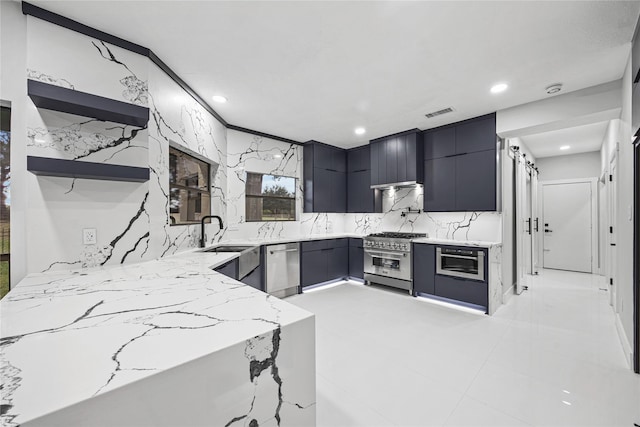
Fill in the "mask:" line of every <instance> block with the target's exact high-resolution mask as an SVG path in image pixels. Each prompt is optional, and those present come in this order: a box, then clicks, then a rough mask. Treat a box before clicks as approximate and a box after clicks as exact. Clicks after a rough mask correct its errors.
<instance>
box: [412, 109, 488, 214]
mask: <svg viewBox="0 0 640 427" xmlns="http://www.w3.org/2000/svg"><path fill="white" fill-rule="evenodd" d="M423 137H424V141H425V142H424V145H425V149H424V150H425V151H424V159H425V161H424V210H425V211H427V212H467V211H495V210H496V209H497V200H496V177H497V160H496V154H497V151H496V150H497V137H496V124H495V114H489V115H486V116H482V117H478V118H475V119H469V120H465V121H463V122H459V123H453V124H451V125H446V126H443V127H440V128H436V129H431V130H427V131H424V136H423Z"/></svg>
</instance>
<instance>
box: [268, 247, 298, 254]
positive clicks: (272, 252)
mask: <svg viewBox="0 0 640 427" xmlns="http://www.w3.org/2000/svg"><path fill="white" fill-rule="evenodd" d="M279 252H298V249H297V248H294V249H276V250H275V251H269V253H270V254H271V255H273V254H275V253H279Z"/></svg>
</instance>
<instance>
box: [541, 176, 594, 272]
mask: <svg viewBox="0 0 640 427" xmlns="http://www.w3.org/2000/svg"><path fill="white" fill-rule="evenodd" d="M542 189H543V190H542V197H543V201H542V203H543V225H544V230H543V231H544V260H543V265H544V268H553V269H558V270H570V271H580V272H585V273H591V243H592V235H591V232H592V230H591V226H592V218H591V216H592V215H591V209H592V204H591V197H592V194H591V183H590V182H573V183H558V184H551V183H545V184H543V187H542Z"/></svg>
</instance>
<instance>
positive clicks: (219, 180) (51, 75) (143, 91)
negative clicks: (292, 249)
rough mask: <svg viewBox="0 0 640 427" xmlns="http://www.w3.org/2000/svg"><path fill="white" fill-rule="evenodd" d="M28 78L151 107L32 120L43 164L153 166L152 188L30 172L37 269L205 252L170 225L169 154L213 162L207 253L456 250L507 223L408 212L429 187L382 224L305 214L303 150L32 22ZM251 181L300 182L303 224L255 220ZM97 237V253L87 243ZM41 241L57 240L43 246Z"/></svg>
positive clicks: (119, 53)
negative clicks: (227, 249) (244, 243)
mask: <svg viewBox="0 0 640 427" xmlns="http://www.w3.org/2000/svg"><path fill="white" fill-rule="evenodd" d="M27 20H28V61H27V69H26V70H25V74H26V77H27V78H32V79H36V80H39V81H43V82H46V83H50V84H55V85H59V86H63V87H67V88H70V89H74V90H81V91H85V92H88V93H93V94H96V95H100V96H105V97H109V98H112V99H117V100H120V101H124V102H129V103H134V104H138V105H143V106H148V108H149V116H150V117H149V122H148V124H147V125H146V126H144V127H136V126H125V125H120V124H115V123H106V122H101V121H97V120H94V119H91V118H86V117H79V116H74V115H70V114H64V113H56V112H51V111H47V110H42V109H37V108H35V106H33V105H30V106H29V111H28V112H27V152H28V154H29V155H32V156H42V157H53V158H61V159H69V160H76V161H89V162H100V163H109V164H121V165H130V166H141V167H146V166H148V167H149V170H150V179H149V181H148V182H146V183H121V182H110V181H92V180H80V179H76V180H74V179H69V178H50V177H36V176H35V175H32V174H30V173H28V175H27V184H28V185H27V191H28V194H29V205H30V206H29V210H28V212H27V218H26V223H27V224H28V227H27V231H26V240H27V271H28V272H39V271H48V270H55V269H59V268H68V267H69V266H72V267H91V266H97V265H106V264H115V263H128V262H137V261H143V260H148V259H154V258H160V257H164V256H167V255H171V254H175V253H179V252H181V251H185V250H188V249H190V248H194V247H196V246H198V244H199V240H200V227H199V225H188V226H186V225H181V226H171V225H170V216H169V173H168V169H169V167H168V166H169V165H168V158H169V155H168V151H169V145H170V144H173V145H178V146H183V147H185V148H187V149H188V150H190V151H193V152H196V153H198V154H200V155H202V156H204V157H206V158H208V159H210V160H211V162H213V164H214V166H213V167H212V176H211V182H212V202H211V204H212V208H211V212H212V214H214V215H219V216H221V217H222V218H223V222H224V225H225V227H224V228H223V229H222V230H220V229H218V224H217V223H216V222H214V223H212V224H207V225H206V237H207V238H206V243H207V245H210V244H214V243H217V242H220V241H224V240H241V239H250V240H259V239H281V238H304V237H309V236H322V235H333V234H340V233H348V234H360V235H366V234H370V233H374V232H380V231H406V232H423V233H428V234H429V236H431V237H435V238H444V239H453V240H483V241H500V240H501V226H500V224H501V215H500V214H499V213H495V212H494V213H491V212H461V213H419V214H417V213H407V214H406V215H405V216H403V215H402V213H403V211H404V210H406V209H407V208H411V209H413V210H416V209H421V208H422V188H421V187H415V188H400V189H397V190H386V191H384V193H383V211H384V213H380V214H343V213H304V212H303V209H302V208H303V182H302V179H303V171H302V165H303V162H302V156H303V148H302V146H300V145H297V144H290V143H286V142H282V141H277V140H273V139H269V138H264V137H260V136H255V135H251V134H248V133H244V132H239V131H234V130H229V131H227V129H226V128H225V126H224V125H223V124H222V123H220V122H219V121H218V120H217V119H216V118H215V117H214V116H212V115H211V114H210V113H209V112H208V111H206V110H205V109H204V108H203V107H202V106H201V105H200V104H198V103H197V102H196V101H195V100H194V99H193V98H192V97H191V96H190V95H189V94H188V93H186V92H185V91H184V90H183V89H182V88H181V87H180V86H179V85H178V84H177V83H175V82H174V81H173V80H172V79H171V78H170V77H169V76H167V75H166V74H165V73H164V72H163V71H162V70H160V69H159V68H158V67H156V66H155V65H154V64H152V63H151V62H150V61H149V59H148V58H145V57H143V56H141V55H137V54H134V53H132V52H129V51H126V50H124V49H121V48H118V47H116V46H112V45H110V44H108V43H104V42H102V41H99V40H96V39H92V38H91V37H87V36H84V35H81V34H78V33H75V32H73V31H69V30H66V29H64V28H61V27H58V26H55V25H52V24H49V23H47V22H43V21H41V20H38V19H36V18H33V17H30V16H29V17H28V18H27ZM247 172H258V173H266V174H271V175H283V176H290V177H294V178H296V179H297V185H296V188H297V190H296V221H282V222H247V221H246V217H245V179H246V178H245V177H246V173H247ZM83 228H95V229H96V230H97V236H98V243H97V244H96V245H83V244H82V229H83ZM42 242H48V243H47V244H44V245H43V244H42Z"/></svg>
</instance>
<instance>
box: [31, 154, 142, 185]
mask: <svg viewBox="0 0 640 427" xmlns="http://www.w3.org/2000/svg"><path fill="white" fill-rule="evenodd" d="M27 170H28V171H29V172H31V173H33V174H35V175H40V176H57V177H65V178H83V179H99V180H104V181H128V182H145V181H148V180H149V169H148V168H139V167H134V166H122V165H108V164H104V163H93V162H81V161H77V160H64V159H53V158H49V157H35V156H27Z"/></svg>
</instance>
